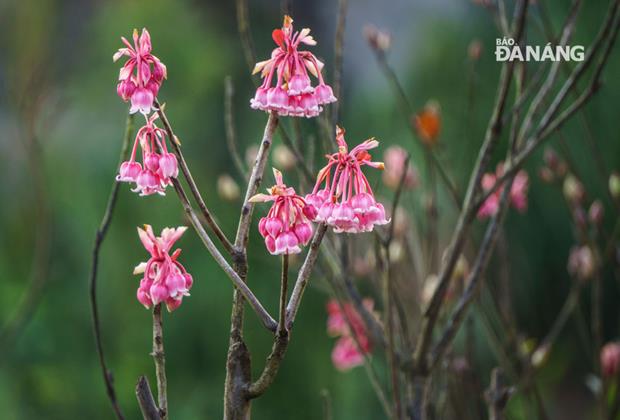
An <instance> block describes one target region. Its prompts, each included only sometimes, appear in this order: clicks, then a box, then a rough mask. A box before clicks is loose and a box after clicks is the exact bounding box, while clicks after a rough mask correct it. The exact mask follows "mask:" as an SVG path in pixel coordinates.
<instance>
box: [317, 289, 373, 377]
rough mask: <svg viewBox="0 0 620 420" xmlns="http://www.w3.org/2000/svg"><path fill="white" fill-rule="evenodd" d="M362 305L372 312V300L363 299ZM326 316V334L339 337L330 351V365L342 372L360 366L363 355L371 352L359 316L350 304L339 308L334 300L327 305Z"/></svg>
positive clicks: (370, 344)
mask: <svg viewBox="0 0 620 420" xmlns="http://www.w3.org/2000/svg"><path fill="white" fill-rule="evenodd" d="M363 305H364V307H365V308H366V309H368V311H370V312H372V310H373V307H374V302H373V300H372V299H364V301H363ZM342 309H344V312H343V310H342ZM327 315H328V317H327V333H328V334H329V335H331V336H333V337H340V338H339V339H338V341H337V342H336V345H335V346H334V349H333V351H332V363H333V364H334V366H335V367H336V369H338V370H343V371H344V370H349V369H351V368H354V367H355V366H359V365H361V364H362V363H363V362H364V354H368V353H370V352H371V351H372V343H371V341H370V338H369V337H368V330H367V328H366V324H364V320H363V319H362V317H361V315H360V314H359V313H358V312H357V311H356V310H355V308H354V307H353V306H352V305H351V304H350V303H345V304H343V305H342V308H341V307H340V305H339V304H338V302H336V301H335V300H330V301H329V302H328V303H327ZM353 334H355V335H353ZM356 341H357V342H356Z"/></svg>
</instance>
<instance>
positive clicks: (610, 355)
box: [600, 343, 620, 378]
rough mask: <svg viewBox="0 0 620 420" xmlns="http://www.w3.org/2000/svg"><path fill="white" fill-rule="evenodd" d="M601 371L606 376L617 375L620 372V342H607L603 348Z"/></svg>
mask: <svg viewBox="0 0 620 420" xmlns="http://www.w3.org/2000/svg"><path fill="white" fill-rule="evenodd" d="M600 357H601V373H602V374H603V376H605V377H608V378H610V377H613V376H617V375H618V372H620V343H607V344H605V346H603V348H602V349H601V356H600Z"/></svg>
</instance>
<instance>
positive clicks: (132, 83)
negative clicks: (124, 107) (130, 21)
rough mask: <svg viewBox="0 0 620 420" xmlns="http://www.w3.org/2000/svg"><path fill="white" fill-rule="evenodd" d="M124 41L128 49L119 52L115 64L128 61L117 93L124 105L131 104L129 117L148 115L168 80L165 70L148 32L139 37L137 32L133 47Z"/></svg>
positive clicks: (120, 78)
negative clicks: (138, 112) (119, 61)
mask: <svg viewBox="0 0 620 420" xmlns="http://www.w3.org/2000/svg"><path fill="white" fill-rule="evenodd" d="M121 40H122V41H123V44H125V47H123V48H120V49H119V50H118V51H117V52H116V53H115V54H114V56H113V57H112V59H113V60H114V61H115V62H116V61H117V60H118V59H120V58H121V57H123V56H127V57H129V58H128V59H127V61H126V62H125V64H124V65H123V67H122V68H121V70H120V73H119V75H118V85H117V86H116V91H117V93H118V96H120V97H121V98H122V99H123V101H125V102H127V101H128V100H131V108H130V109H129V112H130V113H132V114H133V113H135V112H137V111H140V112H141V113H143V114H145V115H148V114H149V113H150V112H151V107H152V105H153V101H154V100H155V98H156V97H157V93H158V92H159V88H160V87H161V84H162V82H163V81H164V79H165V78H166V77H167V73H166V66H165V65H164V63H162V62H161V61H159V58H157V57H155V56H154V55H152V54H151V49H152V47H151V36H150V35H149V32H148V31H147V30H146V28H144V29H142V34H141V35H140V36H139V37H138V30H137V29H134V31H133V45H132V44H131V43H130V42H129V41H127V39H126V38H125V37H121Z"/></svg>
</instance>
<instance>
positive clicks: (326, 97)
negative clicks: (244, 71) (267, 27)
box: [250, 16, 336, 118]
mask: <svg viewBox="0 0 620 420" xmlns="http://www.w3.org/2000/svg"><path fill="white" fill-rule="evenodd" d="M272 38H273V40H274V42H275V43H276V44H277V47H276V48H275V49H274V50H273V51H272V53H271V58H270V59H269V60H265V61H261V62H259V63H256V66H255V67H254V71H253V73H254V74H255V73H258V72H260V73H261V77H262V78H263V83H262V84H261V85H260V86H259V88H258V89H257V90H256V94H255V95H254V98H253V99H252V100H251V101H250V106H251V107H252V108H254V109H260V110H263V111H275V112H277V113H278V114H279V115H283V116H286V115H289V116H292V117H308V118H310V117H316V116H317V115H319V113H320V112H321V111H322V110H323V107H322V105H325V104H328V103H331V102H335V101H336V98H335V97H334V93H333V91H332V88H331V87H329V85H327V84H326V83H325V81H324V80H323V74H322V69H323V63H322V62H321V61H319V59H318V58H316V56H315V55H314V54H312V53H311V52H310V51H300V50H299V48H300V46H301V44H306V45H316V41H315V40H314V39H313V38H312V36H311V35H310V29H307V28H304V29H302V30H301V31H298V32H295V31H293V19H291V18H290V17H289V16H284V24H283V25H282V29H276V30H274V31H273V33H272ZM310 75H312V76H314V77H315V78H317V79H318V85H317V86H312V80H311V79H310ZM274 82H275V84H274Z"/></svg>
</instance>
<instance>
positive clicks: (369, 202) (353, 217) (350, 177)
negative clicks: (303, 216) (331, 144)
mask: <svg viewBox="0 0 620 420" xmlns="http://www.w3.org/2000/svg"><path fill="white" fill-rule="evenodd" d="M336 141H337V142H338V152H337V153H334V154H332V155H330V156H328V163H327V165H326V166H325V167H324V168H323V169H321V171H320V172H319V175H318V178H317V181H316V184H315V186H314V189H313V191H312V193H311V194H308V195H307V196H306V202H307V203H308V204H311V205H313V206H314V207H316V208H317V209H318V213H317V217H316V219H315V220H316V221H319V222H325V223H327V224H328V225H329V226H332V227H333V228H334V232H336V233H340V232H349V233H359V232H370V231H372V230H373V228H374V226H375V225H384V224H386V223H389V220H387V219H386V217H385V209H384V207H383V205H382V204H381V203H379V202H377V201H376V200H375V196H374V194H373V192H372V189H371V188H370V184H369V183H368V180H367V179H366V176H365V175H364V173H363V172H362V166H363V165H368V166H371V167H373V168H378V169H383V168H384V165H383V163H382V162H373V161H371V160H370V159H371V156H370V154H369V153H368V150H370V149H374V148H375V147H377V146H378V145H379V142H378V141H377V140H375V139H368V140H365V141H364V142H363V143H361V144H359V145H357V146H355V147H354V148H353V149H352V150H351V151H349V150H348V146H347V143H346V142H345V140H344V130H343V129H341V128H340V127H337V128H336ZM332 169H333V178H332ZM323 184H324V187H323V188H321V186H322V185H323Z"/></svg>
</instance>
